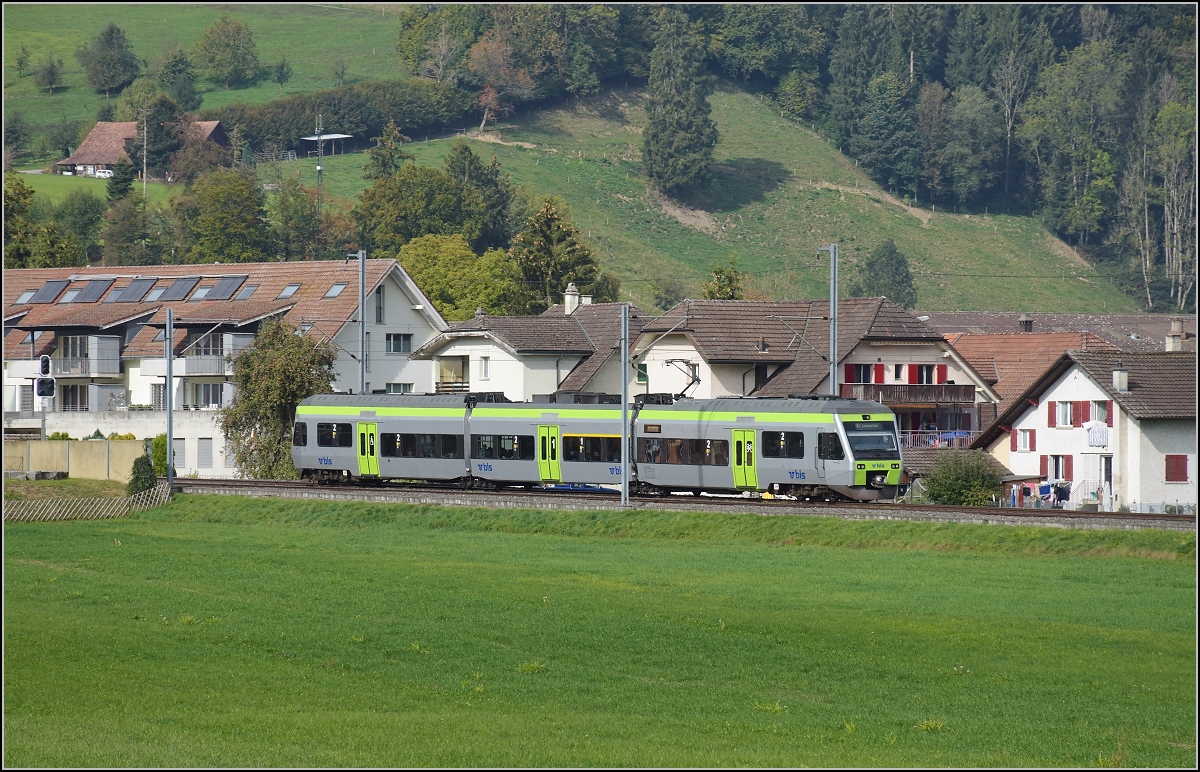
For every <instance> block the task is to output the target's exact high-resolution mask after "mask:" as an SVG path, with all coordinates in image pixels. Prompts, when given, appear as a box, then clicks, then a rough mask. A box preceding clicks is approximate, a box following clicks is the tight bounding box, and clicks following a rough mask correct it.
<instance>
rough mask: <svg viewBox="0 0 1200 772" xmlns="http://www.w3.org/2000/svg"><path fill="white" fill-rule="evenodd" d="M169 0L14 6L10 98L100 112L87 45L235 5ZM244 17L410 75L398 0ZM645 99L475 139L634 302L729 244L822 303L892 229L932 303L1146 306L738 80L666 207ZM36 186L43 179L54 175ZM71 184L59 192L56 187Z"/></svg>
mask: <svg viewBox="0 0 1200 772" xmlns="http://www.w3.org/2000/svg"><path fill="white" fill-rule="evenodd" d="M166 8H167V7H166V6H136V5H130V6H87V5H85V6H65V5H50V6H13V7H12V8H9V9H6V15H5V44H6V48H5V50H6V54H5V56H6V67H5V97H6V109H8V110H10V111H11V110H20V111H23V112H25V113H26V117H27V120H29V121H30V122H31V123H33V124H35V125H45V124H48V123H53V122H54V121H57V120H59V119H60V118H61V117H63V116H65V117H67V118H70V119H80V120H84V119H90V118H92V117H94V115H95V112H96V110H98V109H99V106H100V104H101V103H102V102H103V99H104V97H103V95H102V94H95V93H94V92H93V91H92V90H91V89H88V88H87V86H86V84H85V83H84V81H83V73H82V71H81V70H80V69H79V68H78V65H77V64H76V63H75V62H74V60H73V55H72V53H71V52H73V51H74V50H75V48H76V47H78V46H79V45H81V44H82V43H84V42H86V40H88V39H89V38H90V37H92V36H94V35H95V34H96V33H97V32H98V31H99V30H100V29H102V28H103V26H104V25H105V24H106V23H107V22H108V21H109V20H112V21H115V22H116V23H118V24H119V25H121V26H122V27H123V28H124V29H125V30H126V32H127V33H128V34H129V37H130V40H131V42H132V43H133V45H134V49H135V50H136V51H138V53H139V55H143V56H149V57H151V58H152V57H153V56H154V55H155V54H156V53H157V52H158V51H159V49H162V48H164V47H165V46H168V45H170V44H172V43H174V42H180V43H182V44H183V45H185V46H190V45H191V43H192V42H193V41H194V40H195V39H196V38H197V37H198V36H199V35H200V33H201V32H202V31H203V30H204V29H205V28H206V27H208V26H210V25H211V24H212V23H213V22H214V21H216V19H217V18H218V17H219V16H220V14H221V13H222V12H223V11H222V10H221V9H220V8H219V7H212V6H171V7H170V13H166V11H165V10H164V9H166ZM233 15H234V16H235V17H236V18H239V19H241V20H242V21H245V22H246V23H247V24H249V25H250V27H251V29H252V30H253V31H254V34H255V40H256V42H257V44H258V48H259V53H260V58H261V59H262V61H263V62H266V63H270V62H274V61H278V59H279V58H280V57H283V56H287V57H288V59H289V61H290V62H292V65H293V68H294V71H295V74H294V76H293V79H292V81H291V83H289V85H288V87H287V89H286V91H287V93H296V92H301V91H310V90H317V89H324V88H329V87H331V86H332V85H334V82H333V79H332V74H331V72H330V71H331V66H332V63H333V62H334V61H336V60H337V59H338V58H339V57H344V58H345V59H346V61H347V63H348V67H349V72H350V80H351V81H353V80H354V79H368V78H370V79H373V78H389V77H400V76H401V75H402V73H401V72H400V68H399V65H398V62H397V61H396V57H395V54H394V45H395V25H394V23H393V21H392V19H391V17H390V16H389V15H388V9H387V8H386V7H383V6H380V7H377V8H358V7H355V8H331V7H316V6H271V5H267V6H238V7H237V8H236V9H235V10H234V13H233ZM22 44H24V45H26V46H27V48H29V50H30V51H31V52H33V54H34V56H33V59H34V60H35V61H36V60H38V59H39V57H40V56H41V55H42V53H43V52H45V51H55V52H57V53H58V55H61V56H63V59H64V63H65V64H66V65H67V70H68V73H67V88H66V89H65V90H63V91H60V92H58V93H56V94H55V95H46V94H41V93H39V92H38V91H37V90H36V88H35V87H34V86H33V79H32V76H30V75H26V76H25V77H23V78H20V77H17V75H16V70H15V67H13V66H12V57H14V56H15V55H16V54H15V52H16V50H17V49H18V48H19V46H20V45H22ZM368 51H370V52H371V53H370V54H369V55H368V53H367V52H368ZM203 87H204V88H205V89H208V90H207V91H206V92H205V93H204V107H214V106H220V105H223V104H228V103H230V102H234V101H237V102H249V103H260V102H266V101H270V100H272V99H276V98H278V96H279V89H278V87H277V86H275V84H272V83H270V82H263V83H261V84H259V85H258V86H255V87H253V88H250V89H241V90H233V91H226V90H224V89H223V88H221V87H219V86H212V85H210V84H203ZM640 99H641V92H640V91H638V90H636V89H634V90H630V89H613V90H610V91H607V92H605V93H603V94H601V95H598V96H596V97H593V98H590V99H586V100H582V101H579V102H569V103H566V104H565V106H562V107H559V108H557V109H537V108H535V109H533V110H531V111H530V110H526V111H522V112H521V113H519V114H518V115H516V116H514V117H513V118H512V119H511V120H509V121H506V122H502V123H500V124H498V129H499V136H498V138H499V139H500V140H501V141H502V142H509V143H515V144H507V145H505V144H497V143H494V142H493V143H488V144H484V143H482V142H478V141H477V142H476V144H477V146H478V149H479V150H480V152H481V154H484V155H485V156H490V155H491V154H492V153H495V154H496V155H497V156H498V158H499V159H500V161H501V163H502V164H503V165H504V168H505V170H506V171H508V172H509V173H510V174H511V175H512V178H513V180H514V181H516V182H518V183H520V184H523V185H525V186H527V187H528V188H529V189H530V190H531V191H533V192H536V193H553V194H555V195H559V196H561V197H563V198H564V199H565V200H566V201H567V203H568V204H569V205H570V207H571V210H572V212H573V215H574V218H575V221H576V223H577V224H578V225H579V226H580V227H581V228H583V230H584V232H585V233H586V234H588V237H589V240H590V243H591V244H592V245H593V247H594V248H595V250H596V252H597V253H598V254H599V255H600V257H601V259H602V260H603V262H604V264H605V265H606V266H608V267H609V269H610V270H611V271H613V272H614V273H615V274H616V275H617V276H618V277H619V278H621V280H622V283H623V287H624V289H625V290H626V293H625V297H627V298H628V299H632V300H634V301H635V302H637V303H638V304H639V305H642V306H643V307H645V308H647V309H650V308H651V305H652V304H651V297H652V289H651V287H650V284H651V282H652V281H654V280H655V279H660V278H664V277H669V278H675V279H677V280H678V281H680V282H681V283H682V285H683V288H684V290H685V294H687V295H689V296H691V297H698V296H699V294H700V290H699V287H700V284H701V282H702V281H704V280H705V279H707V277H708V274H709V272H710V270H711V269H712V267H713V265H714V264H716V263H718V262H724V261H725V260H726V259H727V258H728V257H729V255H730V254H736V255H737V256H738V264H739V267H740V268H741V269H742V270H744V271H747V272H749V273H751V274H752V276H753V282H752V284H753V288H754V289H755V290H756V291H758V292H759V293H761V294H764V295H766V296H769V297H772V298H776V299H782V298H795V297H802V298H807V297H823V296H825V295H826V294H827V293H828V289H827V288H828V270H829V269H828V260H827V259H826V258H825V257H824V255H823V254H821V253H818V252H817V251H816V249H817V247H819V246H823V245H825V244H828V243H830V242H836V243H838V244H839V246H840V252H841V257H842V265H841V269H842V271H843V273H842V275H843V277H845V279H846V281H848V280H849V277H850V275H851V270H852V267H853V266H854V264H855V263H856V262H858V261H859V260H861V259H862V258H863V257H864V256H865V255H866V254H867V252H869V250H870V249H871V248H873V247H874V246H875V245H876V244H878V243H879V242H880V241H882V240H883V239H885V238H892V239H894V240H895V241H896V243H897V245H898V246H899V247H900V249H901V250H902V251H903V252H905V254H907V255H908V257H909V260H910V264H911V266H912V270H913V273H914V275H915V278H916V283H917V288H918V292H919V298H918V305H919V307H921V308H924V309H928V310H1026V311H1077V312H1091V313H1106V312H1107V313H1117V312H1130V311H1134V310H1136V305H1135V304H1134V303H1133V302H1132V300H1130V299H1129V298H1127V297H1125V296H1124V295H1122V294H1121V293H1120V292H1118V291H1117V290H1116V289H1115V288H1113V287H1112V286H1111V285H1109V284H1107V283H1106V282H1105V281H1103V280H1102V279H1100V278H1099V277H1098V276H1097V274H1096V272H1095V271H1094V270H1093V269H1092V268H1091V267H1090V266H1088V265H1087V264H1086V263H1085V262H1083V261H1082V260H1081V259H1080V258H1078V256H1076V255H1075V254H1074V253H1073V252H1072V251H1071V250H1070V249H1069V248H1067V247H1066V246H1065V245H1064V244H1062V243H1061V242H1059V241H1058V240H1056V239H1054V238H1053V237H1051V236H1050V235H1049V234H1048V233H1047V232H1046V231H1045V229H1044V228H1043V227H1042V226H1041V224H1040V223H1039V222H1038V221H1037V220H1036V219H1035V218H1030V217H1020V216H1010V215H984V216H981V215H978V214H972V215H957V214H953V213H950V214H947V213H945V212H937V213H933V212H929V211H925V210H920V209H906V208H905V207H904V206H903V205H902V204H901V202H898V201H896V200H895V199H893V198H891V197H890V196H888V195H886V194H885V193H883V192H882V191H880V190H879V188H878V186H876V185H874V184H873V183H871V182H870V181H869V180H868V179H867V178H866V176H865V175H862V174H861V173H859V172H858V171H857V170H856V169H855V168H854V166H853V164H852V163H851V162H849V161H848V160H847V159H846V158H845V157H844V156H843V155H841V154H840V153H839V152H837V149H836V148H834V147H831V146H830V145H829V144H828V143H827V142H826V141H825V140H823V139H822V138H820V137H819V136H818V135H816V134H815V133H813V132H811V131H809V130H808V129H806V128H804V127H802V126H798V125H796V124H795V123H792V122H790V121H786V120H784V119H781V118H780V117H779V116H778V114H777V113H774V112H773V110H772V108H771V106H770V105H769V104H768V103H763V102H760V101H758V100H757V99H755V98H754V97H752V96H750V95H748V94H746V93H744V92H741V91H739V90H737V89H735V88H733V87H731V86H728V85H726V86H723V87H722V88H721V89H720V90H718V92H717V93H716V94H714V95H713V98H712V100H711V101H712V105H713V116H714V118H715V120H716V121H717V124H718V127H719V129H720V132H721V141H720V143H719V144H718V146H717V149H716V157H717V161H718V167H717V169H716V176H715V180H714V183H713V185H712V187H711V188H710V189H709V190H708V191H706V192H705V193H704V194H703V195H701V196H699V197H697V199H696V200H693V201H691V202H690V204H691V205H690V206H678V205H674V204H671V203H669V202H664V201H663V200H662V199H661V198H660V197H658V196H656V195H654V194H653V193H652V192H650V191H649V189H648V186H647V184H646V181H645V179H644V178H643V177H642V175H641V170H640V166H639V161H640V147H641V128H642V126H643V124H644V122H645V117H644V113H643V112H642V110H641V107H640ZM314 118H315V116H314ZM401 123H403V117H402V116H401ZM337 128H338V127H336V126H326V129H327V130H329V131H336V130H337ZM493 138H497V137H496V135H495V134H493ZM414 139H418V140H420V139H421V137H414ZM448 145H449V143H448V142H430V143H427V144H426V143H420V142H418V143H415V144H414V146H413V151H414V153H415V154H416V155H417V158H418V162H419V163H425V164H434V165H436V164H440V162H441V159H442V158H443V157H444V155H445V152H446V150H447V148H448ZM363 160H364V159H363V157H362V156H361V155H349V156H338V157H331V158H329V159H328V163H327V166H326V168H327V170H328V171H327V175H326V179H327V181H328V190H329V192H330V194H331V195H338V196H342V197H344V198H347V199H352V198H353V197H354V196H356V195H357V194H358V192H359V191H360V190H362V188H363V186H364V184H365V183H364V182H363V180H362V179H361V167H362V163H363ZM295 165H296V167H297V168H299V169H300V171H301V173H302V177H303V178H304V179H305V181H306V182H307V183H309V184H312V183H314V182H315V179H314V174H315V169H314V167H315V163H314V162H313V161H311V160H302V161H297V162H296V164H295ZM27 179H28V178H27ZM80 182H81V183H82V182H83V181H80ZM31 184H33V185H35V187H39V188H40V186H41V185H43V184H44V185H50V184H52V183H40V182H31ZM63 193H64V191H62V190H58V189H55V190H50V191H48V195H50V196H51V197H55V196H61V195H63Z"/></svg>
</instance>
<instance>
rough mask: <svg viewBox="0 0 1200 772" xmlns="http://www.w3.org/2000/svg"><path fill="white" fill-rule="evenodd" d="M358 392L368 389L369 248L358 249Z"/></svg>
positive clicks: (364, 391)
mask: <svg viewBox="0 0 1200 772" xmlns="http://www.w3.org/2000/svg"><path fill="white" fill-rule="evenodd" d="M346 256H347V257H358V393H359V394H364V393H366V391H367V250H365V249H360V250H358V253H357V255H346Z"/></svg>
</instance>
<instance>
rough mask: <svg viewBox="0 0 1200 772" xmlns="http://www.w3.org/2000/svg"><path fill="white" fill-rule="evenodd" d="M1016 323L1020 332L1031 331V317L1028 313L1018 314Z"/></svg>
mask: <svg viewBox="0 0 1200 772" xmlns="http://www.w3.org/2000/svg"><path fill="white" fill-rule="evenodd" d="M1017 324H1019V325H1020V326H1021V332H1033V317H1032V316H1030V315H1029V314H1021V315H1020V316H1018V317H1017Z"/></svg>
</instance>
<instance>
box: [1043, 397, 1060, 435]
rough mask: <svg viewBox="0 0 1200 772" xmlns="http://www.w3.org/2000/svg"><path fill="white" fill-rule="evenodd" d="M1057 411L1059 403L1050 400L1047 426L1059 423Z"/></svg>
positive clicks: (1047, 411)
mask: <svg viewBox="0 0 1200 772" xmlns="http://www.w3.org/2000/svg"><path fill="white" fill-rule="evenodd" d="M1057 411H1058V405H1057V404H1056V403H1055V402H1054V400H1050V401H1049V402H1047V403H1046V426H1049V427H1051V428H1053V427H1055V426H1057V425H1058V424H1057V423H1056V422H1057V421H1058V413H1057Z"/></svg>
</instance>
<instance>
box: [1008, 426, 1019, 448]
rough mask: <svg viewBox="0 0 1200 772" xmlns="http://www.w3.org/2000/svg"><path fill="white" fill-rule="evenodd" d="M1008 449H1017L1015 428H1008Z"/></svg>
mask: <svg viewBox="0 0 1200 772" xmlns="http://www.w3.org/2000/svg"><path fill="white" fill-rule="evenodd" d="M1008 449H1009V450H1010V451H1013V452H1014V453H1015V452H1016V450H1017V430H1016V429H1009V430H1008Z"/></svg>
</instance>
